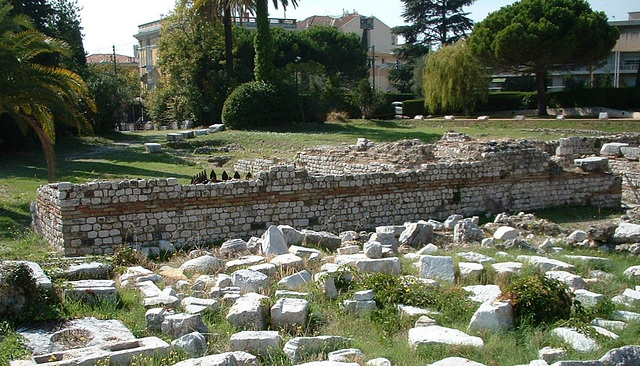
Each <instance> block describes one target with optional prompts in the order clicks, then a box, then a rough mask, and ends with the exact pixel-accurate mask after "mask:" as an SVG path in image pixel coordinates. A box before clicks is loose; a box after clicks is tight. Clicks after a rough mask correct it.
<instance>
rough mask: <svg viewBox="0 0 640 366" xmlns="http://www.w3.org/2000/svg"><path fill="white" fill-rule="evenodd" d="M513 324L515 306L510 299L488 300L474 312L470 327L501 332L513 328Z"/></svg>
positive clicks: (475, 329)
mask: <svg viewBox="0 0 640 366" xmlns="http://www.w3.org/2000/svg"><path fill="white" fill-rule="evenodd" d="M513 324H514V318H513V306H512V305H511V303H510V302H509V301H491V302H489V301H488V302H485V303H482V305H480V307H479V308H478V310H476V312H475V313H474V314H473V316H472V317H471V321H470V322H469V327H468V329H469V330H470V331H486V330H489V331H493V332H499V331H504V330H508V329H511V328H512V327H513Z"/></svg>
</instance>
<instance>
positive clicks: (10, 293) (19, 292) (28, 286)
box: [0, 263, 60, 324]
mask: <svg viewBox="0 0 640 366" xmlns="http://www.w3.org/2000/svg"><path fill="white" fill-rule="evenodd" d="M57 304H58V301H57V299H56V298H55V296H54V294H53V292H52V291H48V290H46V289H43V288H41V287H39V286H38V285H37V283H36V280H35V278H34V277H33V273H32V272H31V268H29V266H27V265H26V264H24V263H18V264H9V265H3V266H2V267H0V319H3V320H4V321H7V322H11V323H14V324H21V323H23V322H27V321H34V320H35V321H38V320H49V319H57V318H59V316H60V314H59V309H58V307H57Z"/></svg>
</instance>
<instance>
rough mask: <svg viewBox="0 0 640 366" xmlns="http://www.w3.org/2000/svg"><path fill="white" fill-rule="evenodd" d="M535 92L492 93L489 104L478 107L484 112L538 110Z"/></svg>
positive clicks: (488, 99) (488, 100)
mask: <svg viewBox="0 0 640 366" xmlns="http://www.w3.org/2000/svg"><path fill="white" fill-rule="evenodd" d="M536 103H537V93H535V92H501V93H490V94H489V97H488V98H487V102H486V103H485V104H482V105H480V106H478V110H484V111H510V110H519V109H535V108H537V105H536Z"/></svg>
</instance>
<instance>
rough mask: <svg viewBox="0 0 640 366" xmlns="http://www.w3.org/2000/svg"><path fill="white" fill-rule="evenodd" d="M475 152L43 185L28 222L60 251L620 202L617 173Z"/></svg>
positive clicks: (540, 156) (529, 152) (537, 155)
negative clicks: (405, 165) (380, 163)
mask: <svg viewBox="0 0 640 366" xmlns="http://www.w3.org/2000/svg"><path fill="white" fill-rule="evenodd" d="M457 144H458V148H460V149H464V148H463V147H460V144H462V143H457ZM485 145H486V144H485ZM498 147H499V146H498ZM421 149H423V148H421ZM449 149H452V150H451V151H453V149H455V147H449ZM475 149H476V150H474V151H475V155H474V158H473V159H470V161H464V162H461V161H454V160H451V159H449V160H446V159H445V160H436V161H435V162H428V159H431V157H432V156H433V155H431V154H432V152H433V151H435V150H437V149H433V148H424V149H423V152H424V154H425V156H428V157H429V158H428V159H427V160H425V161H419V160H416V161H417V163H416V164H418V165H419V168H418V169H414V170H403V171H396V172H366V173H357V174H354V173H349V174H345V173H341V174H335V175H323V174H310V173H309V170H307V169H304V168H300V167H298V168H296V167H294V166H291V165H284V166H276V167H271V168H270V170H269V171H264V172H257V173H255V174H254V177H255V180H249V181H247V180H233V181H227V182H223V183H217V184H207V185H203V184H196V185H180V184H179V183H178V181H177V179H174V178H169V179H151V180H128V181H122V182H107V181H105V182H91V183H87V184H71V183H57V184H49V185H46V186H42V187H41V188H40V189H39V190H38V201H37V205H36V207H35V217H34V223H35V226H36V228H37V229H38V230H39V231H40V232H41V233H42V235H43V236H44V237H45V238H46V239H47V240H48V241H49V242H51V243H52V244H54V245H55V246H56V247H57V248H59V249H60V250H61V251H63V252H64V254H66V255H87V254H109V253H112V252H113V250H114V248H115V247H117V246H120V245H125V244H126V245H139V246H142V247H157V246H158V245H159V242H160V241H161V240H169V241H171V242H172V243H174V244H176V245H183V244H192V245H202V244H210V243H212V242H217V241H221V240H224V239H229V238H237V237H248V236H252V235H259V234H261V233H262V232H263V231H264V230H265V229H266V228H267V227H268V226H269V225H271V224H276V225H280V224H284V225H291V226H293V227H296V228H309V229H313V230H326V231H331V232H339V231H341V230H353V229H356V230H357V229H363V228H371V227H375V226H380V225H402V224H403V223H404V222H406V221H417V220H427V219H432V218H433V219H443V218H445V217H447V216H449V215H451V214H454V213H455V214H463V215H473V214H479V213H484V212H491V213H499V212H503V211H520V210H533V209H540V208H544V207H552V206H558V205H594V206H599V207H617V206H619V205H620V199H621V179H620V177H618V176H616V175H613V174H606V173H589V174H586V173H581V172H577V171H565V170H562V169H561V168H559V167H558V166H557V165H556V164H555V163H554V162H553V161H552V160H551V159H550V158H549V156H548V155H547V154H545V153H543V152H542V151H541V150H539V149H535V148H533V147H528V148H524V149H515V148H513V149H512V148H510V147H508V146H507V147H506V148H505V147H504V146H503V147H499V148H496V146H491V145H490V144H489V145H486V146H484V147H482V146H480V147H477V146H476V147H475ZM394 164H395V163H393V164H391V165H394Z"/></svg>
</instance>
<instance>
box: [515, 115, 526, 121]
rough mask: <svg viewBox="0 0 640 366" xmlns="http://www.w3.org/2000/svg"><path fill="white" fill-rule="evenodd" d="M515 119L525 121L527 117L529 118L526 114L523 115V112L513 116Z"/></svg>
mask: <svg viewBox="0 0 640 366" xmlns="http://www.w3.org/2000/svg"><path fill="white" fill-rule="evenodd" d="M513 119H514V120H516V121H524V120H525V119H527V117H525V116H523V115H521V114H516V115H515V116H514V117H513Z"/></svg>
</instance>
